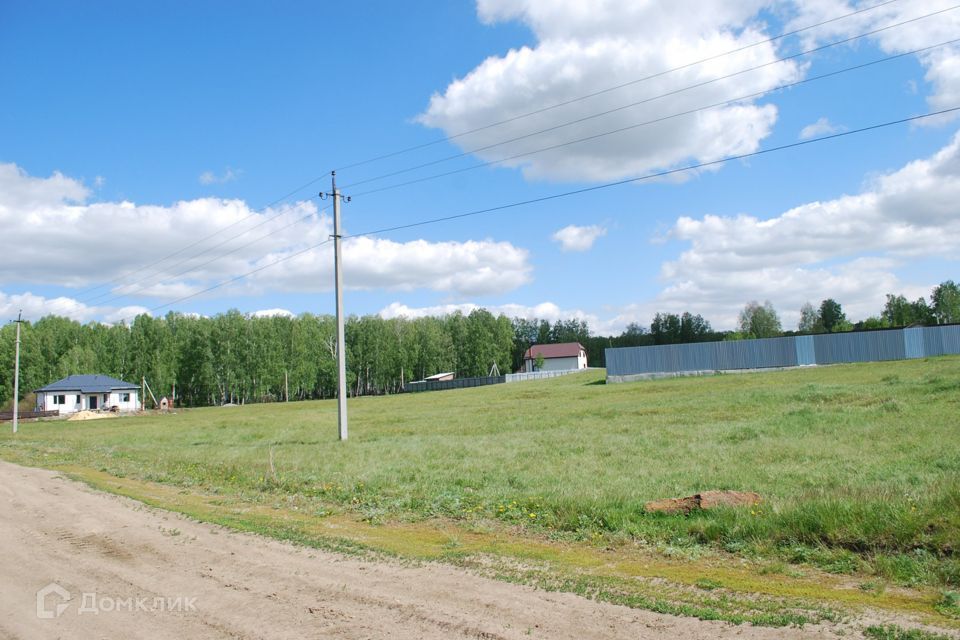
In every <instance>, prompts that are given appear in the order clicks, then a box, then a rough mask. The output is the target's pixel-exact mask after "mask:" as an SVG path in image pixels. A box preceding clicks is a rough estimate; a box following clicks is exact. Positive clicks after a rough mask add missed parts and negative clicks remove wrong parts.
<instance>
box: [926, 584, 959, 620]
mask: <svg viewBox="0 0 960 640" xmlns="http://www.w3.org/2000/svg"><path fill="white" fill-rule="evenodd" d="M933 608H934V609H936V610H937V611H939V612H940V613H942V614H943V615H945V616H947V617H948V618H953V619H955V620H960V593H957V592H956V591H944V592H942V593H941V594H940V599H939V600H937V604H935V605H933Z"/></svg>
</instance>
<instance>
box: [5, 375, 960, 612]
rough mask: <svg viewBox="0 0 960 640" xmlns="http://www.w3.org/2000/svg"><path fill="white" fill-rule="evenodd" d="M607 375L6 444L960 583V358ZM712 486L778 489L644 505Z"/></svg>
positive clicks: (50, 455) (656, 544)
mask: <svg viewBox="0 0 960 640" xmlns="http://www.w3.org/2000/svg"><path fill="white" fill-rule="evenodd" d="M601 381H602V376H601V374H599V373H595V372H594V373H586V374H580V375H576V376H567V377H564V378H557V379H552V380H545V381H539V382H526V383H519V384H510V385H497V386H492V387H485V388H478V389H466V390H457V391H446V392H435V393H422V394H411V395H402V396H392V397H379V398H360V399H356V400H351V401H350V440H349V441H348V442H345V443H340V442H338V441H337V440H336V405H335V403H334V402H330V401H327V402H308V403H290V404H269V405H250V406H246V407H239V408H211V409H194V410H187V411H181V412H179V413H178V414H176V415H168V416H152V417H138V418H124V419H117V420H103V421H90V422H46V423H29V424H23V425H22V427H21V433H20V434H18V435H17V436H12V435H11V434H9V433H4V434H3V435H2V436H0V457H2V458H4V459H7V460H11V461H14V462H19V463H23V464H29V465H36V466H47V467H55V466H63V465H76V466H80V467H85V468H90V469H96V470H101V471H104V472H106V473H109V474H111V475H114V476H118V477H128V478H136V479H139V480H145V481H151V482H158V483H163V484H168V485H172V486H176V487H181V488H187V489H192V490H196V491H198V492H204V493H213V494H219V495H223V496H225V497H230V498H232V499H238V500H244V501H249V502H251V503H256V504H282V505H283V506H284V507H288V508H291V509H296V510H298V511H299V512H302V513H306V514H313V515H315V516H316V517H323V516H324V515H326V514H327V513H329V512H331V511H340V512H347V513H356V514H359V515H360V516H361V517H362V518H364V519H366V520H368V521H370V522H372V523H381V522H388V521H398V520H399V521H420V520H425V519H431V518H447V519H450V518H452V519H455V520H458V521H462V522H463V523H465V524H468V525H469V524H470V523H482V522H493V523H500V524H502V525H505V526H507V527H511V528H514V529H516V528H519V529H520V530H523V531H528V532H529V533H530V534H535V535H546V536H551V537H554V538H558V539H564V540H587V541H589V540H593V539H595V538H596V537H597V536H600V537H601V538H602V539H603V540H605V541H607V542H610V543H617V542H618V541H620V542H624V541H629V542H631V543H635V544H641V545H645V546H648V547H650V548H654V549H659V550H661V551H663V552H665V553H677V552H680V553H696V550H697V549H698V548H709V549H714V550H717V551H721V552H730V553H734V554H739V555H742V556H744V557H748V558H762V559H766V560H769V561H772V562H785V563H788V564H802V565H813V566H815V567H818V568H820V569H823V570H826V571H829V572H833V573H841V574H846V573H857V574H869V575H873V576H876V577H878V578H880V579H882V580H885V581H890V582H892V583H895V584H900V585H908V586H909V585H934V586H937V587H941V588H944V589H946V590H947V591H953V590H955V589H954V588H955V587H956V586H958V585H960V558H958V555H957V552H958V549H960V358H957V357H946V358H936V359H929V360H914V361H904V362H891V363H873V364H861V365H845V366H835V367H821V368H811V369H800V370H791V371H782V372H771V373H758V374H748V375H721V376H715V377H702V378H687V379H672V380H659V381H647V382H638V383H630V384H620V385H604V384H597V383H598V382H601ZM271 451H272V460H273V469H272V470H271ZM706 489H740V490H748V491H756V492H758V493H760V494H761V495H762V496H763V497H764V499H765V501H764V503H763V504H762V505H761V506H760V507H759V508H754V509H749V508H747V509H728V510H721V511H715V512H701V513H695V514H693V515H690V516H664V515H656V514H647V513H646V512H645V511H644V508H643V505H644V503H645V502H646V501H649V500H653V499H657V498H665V497H677V496H684V495H689V494H691V493H694V492H696V491H699V490H706ZM678 550H679V551H678ZM951 606H952V605H951Z"/></svg>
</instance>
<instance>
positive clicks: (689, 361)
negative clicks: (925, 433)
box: [606, 325, 960, 376]
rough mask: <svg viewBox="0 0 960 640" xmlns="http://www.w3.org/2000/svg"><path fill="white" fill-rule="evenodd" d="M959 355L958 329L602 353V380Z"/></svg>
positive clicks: (824, 336) (829, 336)
mask: <svg viewBox="0 0 960 640" xmlns="http://www.w3.org/2000/svg"><path fill="white" fill-rule="evenodd" d="M945 354H960V325H948V326H943V327H916V328H909V329H890V330H886V331H861V332H849V333H829V334H820V335H814V336H793V337H789V338H768V339H764V340H738V341H731V342H700V343H694V344H669V345H658V346H654V347H627V348H618V349H607V350H606V359H607V375H608V376H630V375H641V374H657V373H682V372H696V371H728V370H735V369H764V368H769V367H793V366H797V365H812V364H837V363H842V362H875V361H879V360H904V359H906V358H923V357H928V356H940V355H945Z"/></svg>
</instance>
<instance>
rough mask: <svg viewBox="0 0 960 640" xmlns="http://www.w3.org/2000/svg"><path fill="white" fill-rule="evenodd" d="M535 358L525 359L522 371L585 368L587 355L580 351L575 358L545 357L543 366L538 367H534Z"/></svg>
mask: <svg viewBox="0 0 960 640" xmlns="http://www.w3.org/2000/svg"><path fill="white" fill-rule="evenodd" d="M536 364H537V362H536V360H531V359H529V358H528V359H527V360H526V362H525V366H524V371H526V372H527V373H530V372H531V371H534V370H537V371H570V370H571V369H586V368H587V355H586V354H585V353H584V352H582V351H581V352H580V355H579V356H577V357H576V358H574V357H572V356H571V357H569V358H545V359H544V361H543V366H542V367H541V368H540V369H537V368H536Z"/></svg>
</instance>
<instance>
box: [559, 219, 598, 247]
mask: <svg viewBox="0 0 960 640" xmlns="http://www.w3.org/2000/svg"><path fill="white" fill-rule="evenodd" d="M605 235H607V230H606V228H604V227H601V226H600V225H596V224H594V225H590V226H586V227H578V226H577V225H575V224H571V225H567V226H566V227H564V228H563V229H560V230H558V231H557V232H555V233H554V234H553V236H551V237H552V238H553V240H554V241H555V242H559V243H560V248H561V249H563V250H564V251H587V250H589V249H590V248H592V247H593V243H594V242H596V241H597V238H600V237H602V236H605Z"/></svg>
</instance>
